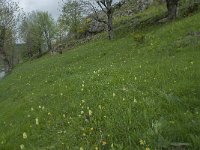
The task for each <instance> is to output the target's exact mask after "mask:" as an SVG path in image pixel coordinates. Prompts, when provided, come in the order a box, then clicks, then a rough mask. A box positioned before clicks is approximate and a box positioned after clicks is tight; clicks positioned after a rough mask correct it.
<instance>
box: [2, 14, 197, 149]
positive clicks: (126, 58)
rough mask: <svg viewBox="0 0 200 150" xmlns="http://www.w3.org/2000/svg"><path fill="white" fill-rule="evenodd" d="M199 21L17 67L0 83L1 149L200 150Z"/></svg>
mask: <svg viewBox="0 0 200 150" xmlns="http://www.w3.org/2000/svg"><path fill="white" fill-rule="evenodd" d="M199 20H200V13H198V14H196V15H194V16H191V17H188V18H185V19H181V20H178V21H176V22H172V23H168V24H165V25H157V26H153V27H151V28H149V29H145V30H143V31H142V30H141V31H138V32H137V33H136V34H135V33H131V32H130V33H129V34H127V35H126V36H125V37H122V38H118V39H116V40H114V41H107V40H104V39H102V40H96V41H93V42H91V43H88V44H85V45H82V46H80V47H78V48H76V49H74V50H72V51H69V52H66V53H65V54H63V55H56V56H45V57H43V58H40V59H38V60H34V61H30V62H27V63H25V64H23V65H21V66H18V67H17V68H16V69H15V70H14V71H13V72H12V74H10V75H9V76H7V77H6V78H5V79H4V80H2V81H1V82H0V149H1V150H13V149H20V148H21V149H27V150H44V149H55V150H61V149H63V150H64V149H69V150H71V149H72V150H90V149H91V150H92V149H94V150H97V149H100V150H109V149H112V150H121V149H124V150H132V149H139V150H142V149H146V150H148V149H155V148H157V149H161V147H163V148H169V146H170V144H171V143H173V142H180V143H189V144H190V146H189V149H200V128H199V124H200V65H199V64H200V59H199V56H200V37H198V36H196V35H194V34H193V32H197V31H199V30H200V24H199ZM141 36H142V37H143V36H144V38H142V39H143V40H139V41H137V40H136V39H137V37H138V39H140V37H141Z"/></svg>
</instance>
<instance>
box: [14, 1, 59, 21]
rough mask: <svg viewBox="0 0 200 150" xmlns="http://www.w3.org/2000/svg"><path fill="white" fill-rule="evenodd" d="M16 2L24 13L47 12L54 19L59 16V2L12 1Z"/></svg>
mask: <svg viewBox="0 0 200 150" xmlns="http://www.w3.org/2000/svg"><path fill="white" fill-rule="evenodd" d="M13 1H15V2H18V3H19V5H20V7H21V8H23V9H24V11H25V12H31V11H35V10H41V11H48V12H49V13H50V14H51V15H52V16H53V17H54V18H55V19H57V18H58V16H59V6H60V5H59V2H61V0H13Z"/></svg>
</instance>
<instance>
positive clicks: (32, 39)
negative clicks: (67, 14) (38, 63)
mask: <svg viewBox="0 0 200 150" xmlns="http://www.w3.org/2000/svg"><path fill="white" fill-rule="evenodd" d="M55 32H56V26H55V23H54V20H53V19H52V16H50V15H49V14H48V13H47V12H32V13H30V14H28V15H27V16H26V18H25V19H24V20H23V22H22V24H21V36H22V39H23V40H24V42H25V43H26V47H27V53H28V54H29V57H33V56H34V55H41V54H42V52H43V51H50V50H51V49H52V40H53V39H54V37H55Z"/></svg>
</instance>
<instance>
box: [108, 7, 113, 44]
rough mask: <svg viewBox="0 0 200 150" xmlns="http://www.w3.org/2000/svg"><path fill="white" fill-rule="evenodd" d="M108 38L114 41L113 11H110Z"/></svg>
mask: <svg viewBox="0 0 200 150" xmlns="http://www.w3.org/2000/svg"><path fill="white" fill-rule="evenodd" d="M107 16H108V38H109V40H112V39H113V38H114V32H113V13H112V11H110V12H109V11H108V13H107Z"/></svg>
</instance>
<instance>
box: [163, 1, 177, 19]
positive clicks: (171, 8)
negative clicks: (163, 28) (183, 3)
mask: <svg viewBox="0 0 200 150" xmlns="http://www.w3.org/2000/svg"><path fill="white" fill-rule="evenodd" d="M178 3H179V0H166V4H167V10H168V19H169V20H174V19H176V16H177V8H178Z"/></svg>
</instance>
